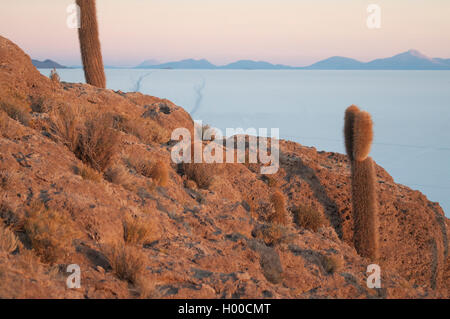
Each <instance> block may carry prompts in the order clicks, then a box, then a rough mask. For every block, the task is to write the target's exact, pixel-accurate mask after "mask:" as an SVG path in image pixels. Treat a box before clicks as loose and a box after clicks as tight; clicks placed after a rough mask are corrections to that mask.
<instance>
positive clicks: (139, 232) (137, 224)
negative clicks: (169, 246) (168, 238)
mask: <svg viewBox="0 0 450 319" xmlns="http://www.w3.org/2000/svg"><path fill="white" fill-rule="evenodd" d="M156 232H157V227H156V225H155V224H154V222H152V221H151V220H150V219H148V218H145V219H144V218H139V217H131V216H127V217H126V218H125V220H124V221H123V237H124V240H125V242H126V243H129V244H137V245H143V244H147V243H150V242H152V241H154V240H155V239H156V236H155V233H156Z"/></svg>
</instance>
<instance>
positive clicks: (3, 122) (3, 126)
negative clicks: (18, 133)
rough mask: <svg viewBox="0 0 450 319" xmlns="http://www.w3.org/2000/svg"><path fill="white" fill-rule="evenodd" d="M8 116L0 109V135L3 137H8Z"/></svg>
mask: <svg viewBox="0 0 450 319" xmlns="http://www.w3.org/2000/svg"><path fill="white" fill-rule="evenodd" d="M10 126H11V125H9V117H8V114H6V112H5V111H3V110H0V135H1V136H3V137H9V136H10V132H9V127H10Z"/></svg>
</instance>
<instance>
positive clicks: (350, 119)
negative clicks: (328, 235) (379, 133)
mask: <svg viewBox="0 0 450 319" xmlns="http://www.w3.org/2000/svg"><path fill="white" fill-rule="evenodd" d="M344 135H345V148H346V151H347V155H348V157H349V159H350V162H351V173H352V203H353V224H354V233H353V242H354V245H355V248H356V251H357V252H358V254H360V255H361V256H363V257H367V258H370V259H372V260H377V259H378V257H379V248H378V201H377V195H376V186H375V185H376V180H375V167H374V163H373V161H372V158H370V157H369V152H370V147H371V144H372V140H373V130H372V119H371V117H370V114H369V113H367V112H364V111H360V110H359V108H358V107H357V106H355V105H352V106H350V107H348V108H347V110H346V111H345V124H344Z"/></svg>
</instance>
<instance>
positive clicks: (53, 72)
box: [50, 69, 61, 83]
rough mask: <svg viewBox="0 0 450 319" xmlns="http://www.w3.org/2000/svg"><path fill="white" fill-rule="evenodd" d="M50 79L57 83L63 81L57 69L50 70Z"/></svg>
mask: <svg viewBox="0 0 450 319" xmlns="http://www.w3.org/2000/svg"><path fill="white" fill-rule="evenodd" d="M50 80H52V82H55V83H59V82H60V81H61V79H60V77H59V74H58V72H56V69H53V70H51V71H50Z"/></svg>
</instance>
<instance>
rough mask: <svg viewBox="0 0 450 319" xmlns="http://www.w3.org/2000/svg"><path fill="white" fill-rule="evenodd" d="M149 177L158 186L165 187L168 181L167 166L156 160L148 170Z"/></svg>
mask: <svg viewBox="0 0 450 319" xmlns="http://www.w3.org/2000/svg"><path fill="white" fill-rule="evenodd" d="M150 177H151V178H152V179H153V180H154V181H155V182H156V184H158V185H159V186H162V187H166V186H167V184H168V182H169V168H168V166H167V164H166V163H165V162H163V161H158V162H156V163H155V164H154V165H153V166H152V169H151V170H150Z"/></svg>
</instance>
